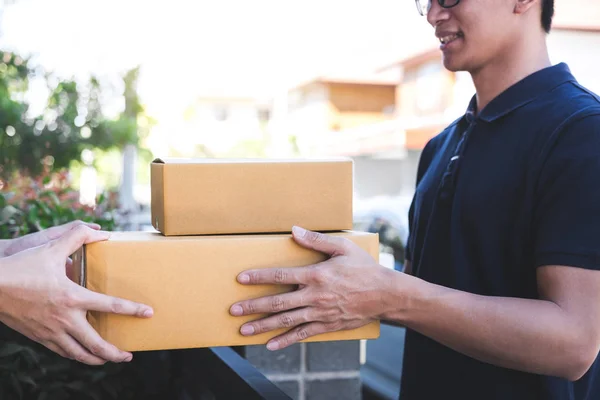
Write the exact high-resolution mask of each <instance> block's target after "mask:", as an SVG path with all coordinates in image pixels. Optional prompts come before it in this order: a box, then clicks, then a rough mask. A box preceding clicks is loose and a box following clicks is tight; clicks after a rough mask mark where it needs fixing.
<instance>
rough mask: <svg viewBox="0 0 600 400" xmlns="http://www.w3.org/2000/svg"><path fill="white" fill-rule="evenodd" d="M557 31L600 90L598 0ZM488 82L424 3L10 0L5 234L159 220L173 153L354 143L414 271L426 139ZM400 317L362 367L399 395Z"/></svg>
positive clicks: (3, 160)
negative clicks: (447, 54) (410, 253)
mask: <svg viewBox="0 0 600 400" xmlns="http://www.w3.org/2000/svg"><path fill="white" fill-rule="evenodd" d="M548 42H549V46H550V53H551V58H552V61H553V62H554V63H556V62H561V61H564V62H567V63H568V64H569V66H570V67H571V70H572V71H573V73H574V74H575V76H576V77H577V78H578V79H579V81H580V82H581V83H582V84H583V85H585V86H587V87H588V88H589V89H591V90H592V91H595V92H597V93H600V74H599V73H598V69H597V66H598V65H599V64H600V51H598V49H600V3H599V2H598V1H597V0H556V16H555V21H554V27H553V31H552V33H551V34H550V35H549V39H548ZM473 94H474V88H473V86H472V83H471V81H470V76H469V75H468V74H465V73H460V72H459V73H451V72H449V71H447V70H445V69H444V68H443V66H442V64H441V54H440V52H439V50H438V41H437V39H436V38H435V37H434V35H433V29H432V28H431V27H430V26H429V25H428V23H427V21H426V19H425V18H423V17H420V16H419V14H418V13H417V9H416V7H415V4H414V1H412V0H370V1H369V2H358V1H356V2H348V1H341V0H326V1H322V0H321V1H318V0H303V1H295V0H286V1H276V0H252V1H249V0H219V1H203V0H200V1H183V0H172V1H170V2H164V1H150V0H145V1H142V0H0V193H1V194H2V196H0V210H1V212H0V238H8V237H14V236H18V235H21V234H25V233H28V232H30V231H32V230H36V229H41V228H45V227H48V226H52V225H56V224H58V223H61V222H63V221H67V220H70V219H73V218H81V219H86V220H94V221H98V222H101V223H102V224H103V225H104V226H105V227H106V228H107V229H152V228H151V225H150V211H149V205H150V170H149V164H150V162H151V161H152V160H153V159H154V158H156V157H217V158H225V157H253V158H254V157H258V158H296V157H328V156H348V157H352V158H353V160H354V162H355V194H354V201H355V204H354V211H355V221H356V227H357V228H358V229H363V230H369V231H372V232H379V233H380V237H381V252H382V257H381V262H382V263H383V264H384V265H386V266H387V267H389V268H395V269H398V270H400V271H401V270H402V268H403V263H404V243H405V241H406V237H407V235H408V227H407V210H408V207H409V205H410V201H411V197H412V194H413V190H414V182H415V176H416V168H417V163H418V160H419V156H420V152H421V150H422V148H423V146H424V145H425V143H426V142H427V141H428V140H429V139H430V138H431V137H432V136H434V135H435V134H437V133H438V132H439V131H440V130H441V129H442V128H443V127H444V126H446V125H447V124H448V123H450V122H451V121H453V120H454V119H456V118H457V117H459V116H460V115H461V114H462V113H463V112H464V110H465V109H466V107H467V104H468V101H469V99H470V98H471V96H472V95H473ZM385 329H386V330H385V331H384V334H383V335H382V339H380V340H378V341H374V342H373V343H372V344H370V345H369V346H371V347H370V348H369V351H366V352H365V351H364V349H362V350H361V351H362V353H361V354H362V356H361V357H362V358H361V360H362V361H361V365H362V367H361V368H362V372H361V373H362V378H363V382H366V384H367V385H368V386H369V388H370V389H369V390H370V391H371V392H373V393H371V394H372V395H377V396H383V397H386V396H387V397H389V394H390V393H392V397H395V396H396V395H397V389H398V377H399V375H400V372H401V362H400V361H399V360H401V355H402V340H403V339H402V338H403V331H402V329H401V328H392V327H386V328H385ZM388 330H389V331H388ZM386 380H387V381H386Z"/></svg>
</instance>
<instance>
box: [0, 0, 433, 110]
mask: <svg viewBox="0 0 600 400" xmlns="http://www.w3.org/2000/svg"><path fill="white" fill-rule="evenodd" d="M5 1H7V0H5ZM12 1H13V2H14V0H12ZM0 2H2V0H0ZM2 14H3V18H2V21H1V23H2V25H1V26H0V27H1V34H2V36H1V37H0V47H1V48H4V49H8V50H17V51H19V52H20V53H22V54H34V55H37V56H39V57H38V61H39V63H40V64H42V65H43V66H44V67H45V68H47V69H50V70H53V71H56V72H58V73H60V74H61V75H66V76H69V75H83V76H85V75H86V74H89V73H90V72H95V73H99V74H111V73H114V72H115V71H123V70H125V69H127V68H129V67H132V66H134V65H136V64H141V65H142V71H141V77H140V87H139V91H140V94H141V96H142V100H143V101H144V102H145V103H146V105H147V106H148V111H149V112H150V114H152V115H155V116H157V117H159V119H160V117H161V115H165V116H166V115H167V114H170V115H171V116H172V113H175V112H177V113H179V112H180V110H181V108H182V107H184V106H185V105H186V104H189V102H190V101H191V99H192V98H194V97H196V96H198V95H199V94H201V93H213V94H214V93H241V94H246V93H250V94H254V95H268V94H271V93H273V92H274V91H276V90H281V89H282V88H284V87H285V86H286V85H288V84H290V83H292V82H295V81H298V80H303V79H306V78H310V77H312V76H314V75H318V74H323V73H338V72H339V73H347V72H348V71H353V70H356V69H358V70H360V69H367V70H368V69H370V68H372V67H377V66H380V65H381V64H386V63H388V62H389V61H393V60H395V59H398V58H399V57H401V56H403V55H405V54H408V53H412V52H414V51H416V49H418V48H421V47H422V46H423V43H424V42H425V43H431V44H433V43H435V39H434V38H433V30H432V28H431V27H430V26H429V25H428V24H427V21H426V20H425V19H424V18H422V17H420V16H419V15H418V13H417V10H416V7H415V4H414V1H413V0H369V2H366V1H358V0H356V1H348V0H302V1H298V0H218V1H215V0H197V1H189V0H171V1H169V2H166V1H153V0H145V1H143V0H52V1H49V0H17V1H16V2H15V4H12V5H9V6H4V10H3V13H2Z"/></svg>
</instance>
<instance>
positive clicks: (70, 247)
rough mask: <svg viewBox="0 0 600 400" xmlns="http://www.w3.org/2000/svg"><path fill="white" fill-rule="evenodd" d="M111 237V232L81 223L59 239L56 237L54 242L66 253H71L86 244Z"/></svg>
mask: <svg viewBox="0 0 600 400" xmlns="http://www.w3.org/2000/svg"><path fill="white" fill-rule="evenodd" d="M109 237H110V233H109V232H105V231H97V230H94V229H91V228H89V227H87V226H86V225H79V226H77V227H75V228H73V229H72V230H70V231H69V232H66V233H65V234H64V235H62V236H61V237H60V238H59V239H56V241H55V242H54V243H56V245H57V246H59V248H60V249H61V251H62V252H63V253H64V254H66V255H71V254H73V253H75V252H76V251H77V250H78V249H79V248H80V247H81V246H82V245H84V244H88V243H93V242H99V241H101V240H106V239H108V238H109Z"/></svg>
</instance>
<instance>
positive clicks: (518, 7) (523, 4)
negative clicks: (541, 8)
mask: <svg viewBox="0 0 600 400" xmlns="http://www.w3.org/2000/svg"><path fill="white" fill-rule="evenodd" d="M540 1H541V0H516V2H515V9H514V13H515V14H525V13H526V12H527V11H529V10H531V9H532V8H533V7H535V6H536V5H537V4H539V3H540Z"/></svg>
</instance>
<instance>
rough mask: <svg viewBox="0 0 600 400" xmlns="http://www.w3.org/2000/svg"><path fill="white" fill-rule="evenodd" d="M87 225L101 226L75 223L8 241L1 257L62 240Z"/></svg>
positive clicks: (81, 222)
mask: <svg viewBox="0 0 600 400" xmlns="http://www.w3.org/2000/svg"><path fill="white" fill-rule="evenodd" d="M82 225H85V226H87V227H89V228H91V229H94V230H98V229H100V225H98V224H93V223H89V222H83V221H73V222H69V223H68V224H64V225H59V226H54V227H52V228H48V229H44V230H42V231H39V232H34V233H30V234H29V235H25V236H21V237H19V238H16V239H11V240H6V241H3V243H1V244H2V245H3V246H0V247H3V248H0V257H8V256H12V255H13V254H16V253H18V252H20V251H23V250H27V249H31V248H33V247H37V246H41V245H44V244H46V243H48V242H50V241H52V240H55V239H58V238H60V237H61V236H62V235H64V234H65V233H67V232H70V231H72V230H73V229H75V228H77V227H78V226H82Z"/></svg>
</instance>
